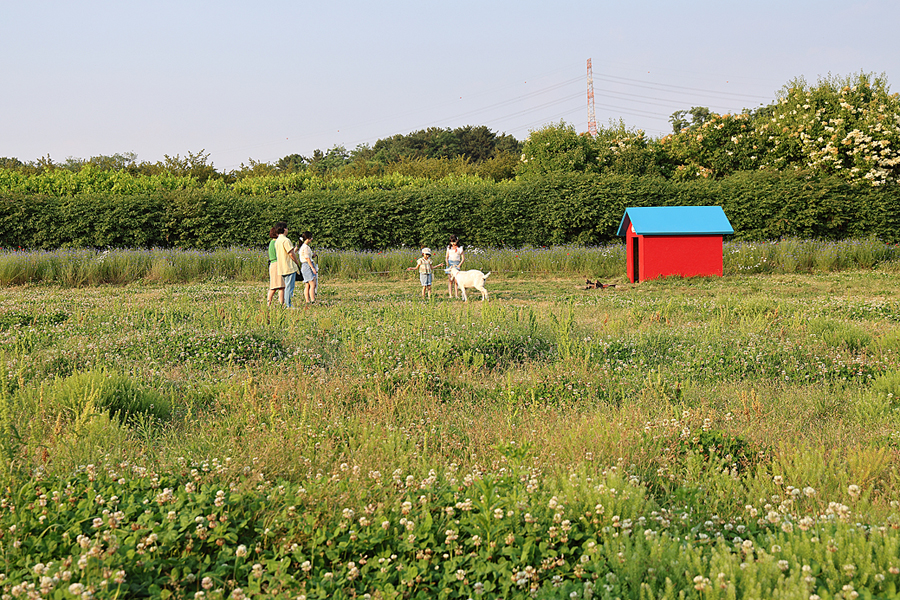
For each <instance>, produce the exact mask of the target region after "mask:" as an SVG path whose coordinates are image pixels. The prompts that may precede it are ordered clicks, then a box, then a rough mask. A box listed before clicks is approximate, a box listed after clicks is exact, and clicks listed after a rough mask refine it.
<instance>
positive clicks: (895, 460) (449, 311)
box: [0, 249, 900, 600]
mask: <svg viewBox="0 0 900 600" xmlns="http://www.w3.org/2000/svg"><path fill="white" fill-rule="evenodd" d="M507 252H511V251H496V253H497V254H496V255H491V254H490V253H489V252H488V251H485V253H484V254H479V253H475V252H473V253H472V256H471V257H470V260H472V261H473V262H474V261H475V260H476V259H478V260H496V261H497V263H495V264H502V263H501V261H502V260H509V261H515V260H517V259H516V254H515V253H512V254H511V255H510V254H507ZM566 252H567V250H566V249H551V250H534V251H533V254H534V255H535V256H538V257H540V258H541V260H543V261H546V264H549V265H551V266H555V264H556V263H558V262H562V261H565V260H567V257H569V258H568V260H573V259H571V256H572V254H568V255H567V253H566ZM569 252H571V251H569ZM411 254H412V251H405V250H398V251H397V252H396V256H395V255H394V254H391V253H389V254H387V255H382V258H381V259H380V260H383V261H385V262H384V263H373V266H376V265H377V267H378V268H385V265H387V266H390V265H391V264H393V262H392V261H397V263H398V264H400V265H401V266H402V265H404V264H405V263H404V261H405V258H404V256H409V255H411ZM357 256H358V255H357ZM521 256H522V255H521V254H519V259H518V260H522V258H521ZM324 257H325V253H323V260H324ZM488 257H489V258H488ZM509 264H511V265H513V266H515V265H516V264H517V263H515V262H511V263H509ZM534 264H538V265H540V264H541V263H540V262H539V261H537V260H535V263H534ZM799 279H802V280H803V281H802V282H801V283H792V282H794V281H795V280H799ZM840 279H841V281H842V285H843V287H844V288H846V290H845V293H843V294H841V295H824V294H821V293H819V292H818V287H817V285H816V284H817V283H819V282H824V283H825V284H826V285H830V284H831V283H832V282H833V280H834V277H832V276H830V275H824V276H821V277H817V276H811V277H804V278H800V277H793V276H792V277H777V276H773V277H771V280H772V281H776V280H777V282H778V285H772V286H768V285H766V283H767V282H768V281H769V280H770V278H768V277H765V276H762V277H760V276H754V277H746V276H742V275H737V276H734V277H726V278H722V279H718V278H714V279H710V280H706V281H703V282H702V285H684V286H676V285H671V283H670V282H667V281H663V282H647V283H646V284H642V285H641V287H640V289H639V290H634V289H629V290H618V289H617V290H615V291H609V293H607V292H602V293H601V292H596V291H589V290H576V289H574V287H573V286H567V287H566V288H565V289H561V288H560V286H559V282H557V281H554V280H551V279H546V280H542V279H540V278H535V279H533V280H532V281H529V282H528V283H527V284H519V282H513V281H506V282H503V283H504V284H505V285H506V287H509V288H516V286H520V285H522V286H523V292H522V293H521V294H520V295H518V296H517V297H516V299H515V301H514V302H506V301H503V300H502V295H501V294H502V292H500V291H499V290H498V292H497V295H496V296H495V297H498V296H499V298H500V300H501V301H497V302H495V301H492V302H489V303H484V304H482V303H469V304H463V303H461V302H451V301H447V300H444V299H441V300H438V299H437V298H435V299H434V300H432V301H422V300H420V299H419V298H418V293H417V292H418V291H417V289H415V288H416V286H415V285H409V286H407V285H395V284H394V283H395V282H391V283H392V285H386V286H378V285H375V284H374V283H373V282H372V281H371V280H364V281H359V282H353V281H345V282H342V283H341V293H340V294H334V293H331V294H330V295H329V293H328V289H327V286H325V289H324V290H323V296H324V298H325V300H324V302H323V303H321V304H320V305H318V306H313V307H310V308H309V309H308V310H293V311H292V310H283V309H281V308H274V307H273V308H267V307H266V306H265V303H264V302H261V301H260V300H261V298H260V295H261V294H260V289H259V286H258V284H257V283H255V282H254V283H246V284H244V283H235V282H214V281H213V282H210V281H202V282H188V283H181V284H172V285H169V286H159V285H157V284H155V283H154V284H153V285H141V284H137V285H133V286H127V287H125V288H117V289H109V288H80V289H79V288H63V287H52V286H48V287H47V288H46V289H42V290H41V294H34V293H32V292H33V290H30V289H28V288H20V287H8V288H4V289H0V431H2V432H3V433H4V434H5V435H4V437H3V438H0V460H2V461H3V464H2V465H0V466H2V467H3V469H2V470H0V531H2V532H3V535H4V537H3V546H2V548H3V551H2V552H0V572H2V573H4V574H5V576H6V578H5V579H4V580H0V589H2V593H4V594H9V595H10V596H12V597H18V596H19V595H21V594H17V593H14V588H15V590H16V591H17V592H22V593H24V592H27V591H28V589H29V588H28V585H30V584H34V585H35V588H34V589H35V590H37V589H39V588H40V586H41V585H42V584H44V585H46V586H47V587H48V589H49V590H50V591H49V592H48V594H45V595H46V596H47V597H53V595H54V594H55V595H57V596H59V597H69V596H66V592H67V591H69V586H71V585H75V584H80V585H83V586H84V587H85V588H87V587H89V586H93V590H94V591H93V592H92V593H94V595H95V597H115V596H116V595H117V594H118V597H139V596H142V595H147V593H148V592H147V590H151V589H152V590H153V594H156V595H159V596H160V597H162V596H163V595H171V596H172V597H175V598H190V597H195V598H217V599H223V600H224V599H225V598H228V597H231V598H240V597H244V596H257V597H277V598H297V597H301V596H306V597H307V598H324V597H334V598H345V597H346V598H350V597H357V598H358V597H363V596H364V595H365V594H367V593H368V594H371V596H372V597H378V596H379V595H380V596H382V597H385V598H387V597H423V598H425V597H435V596H437V597H444V598H459V599H463V600H464V599H466V598H469V597H473V598H474V597H476V596H479V595H481V596H482V597H486V598H487V597H500V596H502V597H504V598H523V599H525V598H531V597H535V596H536V597H542V598H558V597H563V598H597V597H621V598H634V599H636V600H637V599H640V598H648V597H654V598H665V597H670V598H677V597H679V592H680V591H683V592H685V593H684V596H685V597H698V598H699V597H704V598H707V597H710V598H712V597H721V598H729V597H732V598H733V597H749V596H750V595H752V596H753V597H790V598H794V597H797V598H803V599H807V598H809V597H810V596H811V595H812V594H817V595H819V596H820V597H822V598H826V597H837V595H838V594H842V595H843V597H848V594H849V590H858V593H859V594H860V597H865V596H866V594H869V595H872V596H873V597H891V594H894V593H895V592H896V590H897V586H898V584H900V577H898V575H900V562H898V560H900V559H898V554H897V550H898V548H900V534H898V529H897V526H898V523H900V471H898V468H897V465H898V464H900V429H898V420H897V410H898V409H897V403H896V400H895V398H896V394H897V392H898V377H897V373H898V372H900V352H898V350H900V344H898V341H897V340H898V339H900V338H898V334H900V304H898V303H897V301H896V299H895V298H894V297H893V295H892V294H891V291H892V290H893V289H896V287H897V286H898V279H900V277H898V275H896V274H893V273H878V274H874V273H872V272H865V271H860V272H855V273H849V274H846V275H842V276H841V277H840ZM410 283H413V282H410ZM499 287H500V286H498V288H499ZM517 289H518V288H517ZM211 524H214V525H215V526H214V527H213V526H212V525H211ZM219 540H221V542H220V541H219ZM157 541H158V542H159V543H158V544H157V543H156V542H157ZM101 545H102V547H101ZM70 557H71V559H72V560H71V561H69V558H70ZM82 557H83V564H84V565H85V568H84V569H81V568H80V567H78V566H76V565H78V564H79V561H82ZM38 564H40V565H41V566H40V567H38ZM51 565H52V566H51ZM397 565H401V567H402V568H401V569H397V568H396V566H397ZM70 567H71V568H70ZM435 567H438V568H437V569H435ZM805 567H806V568H805ZM66 570H68V571H69V573H68V575H66V574H65V571H66ZM120 571H121V573H122V575H121V576H120V575H119V572H120ZM720 574H721V575H720ZM44 577H46V580H45V579H43V578H44ZM207 578H208V587H207V583H204V581H207ZM116 580H118V581H116ZM63 582H64V583H63ZM588 584H590V585H588ZM847 586H852V587H851V588H848V587H847ZM76 589H77V588H76ZM197 592H203V595H201V596H197V595H196V594H197ZM480 592H484V593H483V594H480ZM573 594H574V595H573ZM69 595H70V596H73V595H74V593H73V592H71V591H69Z"/></svg>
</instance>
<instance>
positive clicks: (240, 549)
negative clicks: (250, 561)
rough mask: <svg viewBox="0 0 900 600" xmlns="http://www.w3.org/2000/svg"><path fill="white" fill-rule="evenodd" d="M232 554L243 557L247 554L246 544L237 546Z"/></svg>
mask: <svg viewBox="0 0 900 600" xmlns="http://www.w3.org/2000/svg"><path fill="white" fill-rule="evenodd" d="M234 555H235V556H237V557H238V558H243V557H245V556H247V546H245V545H244V544H241V545H240V546H238V547H237V550H235V551H234Z"/></svg>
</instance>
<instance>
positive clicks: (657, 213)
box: [618, 206, 734, 283]
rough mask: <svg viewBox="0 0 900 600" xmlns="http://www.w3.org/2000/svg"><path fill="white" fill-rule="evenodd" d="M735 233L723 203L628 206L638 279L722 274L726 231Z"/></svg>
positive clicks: (631, 274) (628, 244)
mask: <svg viewBox="0 0 900 600" xmlns="http://www.w3.org/2000/svg"><path fill="white" fill-rule="evenodd" d="M732 233H734V229H733V228H732V227H731V223H729V222H728V217H726V216H725V211H723V210H722V207H721V206H647V207H636V208H626V209H625V214H624V215H622V223H621V224H620V225H619V233H618V235H623V236H625V270H626V272H627V274H628V279H630V280H631V282H632V283H637V282H639V281H645V280H647V279H656V278H657V277H665V276H667V275H681V276H682V277H695V276H698V275H701V276H702V275H718V276H720V277H721V276H722V236H723V235H730V234H732Z"/></svg>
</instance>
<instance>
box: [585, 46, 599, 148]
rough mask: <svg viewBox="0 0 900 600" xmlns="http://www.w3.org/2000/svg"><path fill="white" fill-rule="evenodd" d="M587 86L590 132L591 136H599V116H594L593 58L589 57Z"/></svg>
mask: <svg viewBox="0 0 900 600" xmlns="http://www.w3.org/2000/svg"><path fill="white" fill-rule="evenodd" d="M587 87H588V133H589V134H590V135H591V137H597V117H596V116H594V71H593V69H591V59H587Z"/></svg>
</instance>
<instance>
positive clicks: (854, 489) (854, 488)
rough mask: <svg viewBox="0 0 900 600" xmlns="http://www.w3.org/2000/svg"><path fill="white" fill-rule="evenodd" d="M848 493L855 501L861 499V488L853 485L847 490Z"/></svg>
mask: <svg viewBox="0 0 900 600" xmlns="http://www.w3.org/2000/svg"><path fill="white" fill-rule="evenodd" d="M847 493H848V494H850V497H851V498H853V499H854V500H856V499H858V498H859V486H858V485H851V486H850V487H848V488H847Z"/></svg>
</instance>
